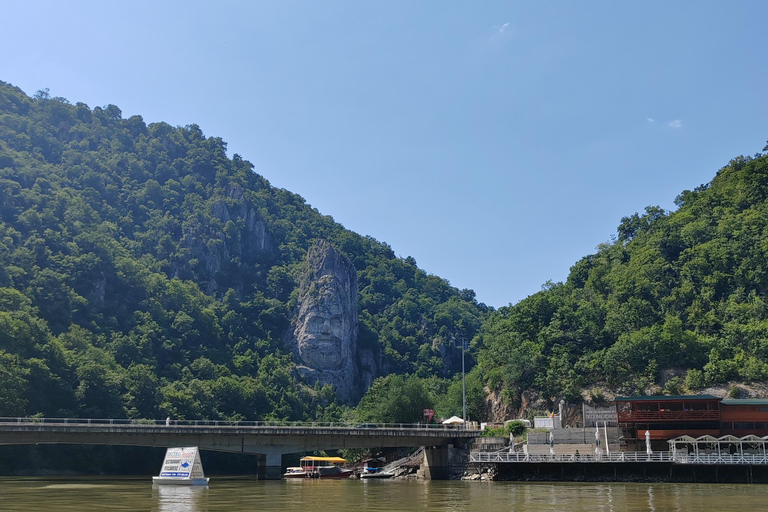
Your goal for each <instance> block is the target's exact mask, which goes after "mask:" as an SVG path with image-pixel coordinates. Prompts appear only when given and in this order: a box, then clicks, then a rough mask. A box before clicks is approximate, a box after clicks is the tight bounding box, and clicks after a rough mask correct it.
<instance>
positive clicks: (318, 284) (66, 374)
mask: <svg viewBox="0 0 768 512" xmlns="http://www.w3.org/2000/svg"><path fill="white" fill-rule="evenodd" d="M0 263H1V265H0V361H2V364H0V416H15V415H34V414H42V415H46V416H81V417H131V418H158V417H165V416H166V415H170V416H173V417H174V418H211V419H212V418H221V419H265V418H267V419H271V418H274V419H307V418H331V419H332V418H336V417H338V415H339V414H340V413H341V412H340V411H343V410H344V405H343V404H350V403H351V404H354V403H355V402H356V401H357V400H358V399H359V398H360V396H361V395H362V393H363V392H364V390H365V389H367V388H368V387H370V386H371V385H372V383H373V381H374V379H375V378H377V377H381V376H385V375H388V374H390V373H394V374H415V375H418V376H420V377H433V378H436V379H443V380H445V379H450V378H451V377H452V376H453V374H454V373H455V372H456V371H457V370H459V371H460V369H461V353H460V350H459V349H456V348H454V340H455V339H458V338H461V337H465V338H470V339H471V338H472V337H474V336H475V334H476V333H477V332H478V330H479V328H480V325H481V323H482V321H483V319H484V318H485V317H486V316H487V314H488V313H489V312H490V308H488V307H486V306H485V305H483V304H481V303H478V302H477V301H476V299H475V295H474V293H473V292H472V291H471V290H457V289H455V288H453V287H451V286H450V284H449V283H448V282H447V281H446V280H444V279H441V278H440V277H438V276H434V275H431V274H428V273H427V272H425V271H424V270H422V269H419V268H418V267H417V265H416V261H415V260H414V259H413V258H411V257H408V258H401V257H397V256H396V255H395V253H394V251H393V250H392V249H391V248H390V247H389V246H388V245H387V244H385V243H382V242H379V241H377V240H375V239H373V238H371V237H366V236H360V235H358V234H356V233H353V232H351V231H349V230H346V229H344V227H343V226H341V225H340V224H338V223H336V222H334V221H333V219H332V218H331V217H328V216H324V215H321V214H320V213H319V212H318V211H317V210H315V209H313V208H312V207H311V206H310V205H308V204H306V202H305V201H304V200H303V199H302V198H301V197H300V196H299V195H296V194H294V193H292V192H289V191H287V190H283V189H278V188H275V187H273V186H271V185H270V184H269V182H268V181H267V180H266V179H265V178H264V177H262V176H260V175H259V174H257V173H256V172H254V168H253V165H251V164H250V163H249V162H247V161H246V160H244V159H242V158H241V157H240V156H239V155H237V154H235V155H233V156H232V157H231V158H230V157H229V156H227V152H226V143H225V142H224V141H222V140H221V139H219V138H216V137H206V136H205V135H204V134H203V132H202V130H201V129H200V128H199V127H198V126H196V125H190V126H186V127H173V126H170V125H168V124H166V123H152V124H149V125H147V124H146V123H145V122H144V121H143V120H142V118H141V117H140V116H132V117H130V118H128V119H124V118H123V117H122V112H121V111H120V109H119V108H118V107H116V106H114V105H108V106H106V107H103V108H101V107H96V108H93V109H91V108H90V107H88V106H87V105H85V104H84V103H76V104H74V105H73V104H71V103H70V102H69V101H67V100H66V99H64V98H58V97H50V95H49V94H48V92H47V91H40V92H38V93H37V94H36V95H35V96H34V97H29V96H27V95H26V94H25V93H24V92H22V91H21V90H20V89H18V88H16V87H13V86H12V85H10V84H7V83H4V82H0Z"/></svg>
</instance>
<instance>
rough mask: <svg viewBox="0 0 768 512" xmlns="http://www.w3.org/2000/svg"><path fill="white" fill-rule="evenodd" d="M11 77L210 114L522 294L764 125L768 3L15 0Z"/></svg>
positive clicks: (351, 210)
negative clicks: (126, 0) (35, 0)
mask: <svg viewBox="0 0 768 512" xmlns="http://www.w3.org/2000/svg"><path fill="white" fill-rule="evenodd" d="M0 5H1V6H2V12H3V19H4V23H3V31H2V34H0V41H2V47H3V51H2V53H0V80H3V81H6V82H10V83H12V84H14V85H17V86H19V87H21V88H22V89H23V90H24V91H25V92H27V93H28V94H30V95H32V94H33V93H34V92H35V91H36V90H38V89H42V88H46V87H47V88H49V89H50V92H51V94H52V95H54V96H63V97H65V98H67V99H69V100H70V101H72V102H77V101H82V102H85V103H87V104H88V105H89V106H91V107H95V106H103V105H107V104H110V103H111V104H115V105H117V106H118V107H120V108H121V109H122V111H123V115H124V117H128V116H130V115H134V114H139V115H141V116H143V117H144V119H145V121H147V122H155V121H166V122H168V123H171V124H173V125H187V124H191V123H196V124H198V125H199V126H200V127H201V128H202V130H203V132H204V133H205V134H206V135H211V136H218V137H222V138H223V139H224V140H225V141H226V142H227V143H228V147H229V150H230V153H239V154H240V155H242V156H243V157H244V158H246V159H248V160H250V161H251V162H253V164H254V165H255V166H256V170H257V172H259V173H260V174H262V175H263V176H265V177H266V178H267V179H268V180H270V182H271V183H272V184H273V185H275V186H278V187H283V188H287V189H289V190H291V191H293V192H296V193H298V194H301V195H302V196H303V197H304V198H305V199H306V200H307V202H308V203H310V204H311V205H312V206H314V207H316V208H317V209H318V210H319V211H320V212H322V213H323V214H326V215H331V216H333V218H334V219H335V220H337V221H338V222H341V223H342V224H344V226H346V227H347V228H349V229H352V230H354V231H356V232H358V233H361V234H365V235H371V236H373V237H375V238H377V239H378V240H382V241H385V242H387V243H388V244H390V245H391V246H392V248H393V249H394V251H395V252H396V253H397V254H399V255H401V256H413V257H414V258H416V260H417V262H418V264H419V266H420V267H422V268H424V269H425V270H427V271H428V272H430V273H433V274H437V275H439V276H441V277H444V278H446V279H448V280H449V281H450V282H451V283H452V284H453V285H455V286H457V287H459V288H472V289H474V290H475V291H476V293H477V297H478V299H479V300H481V301H483V302H485V303H487V304H489V305H492V306H495V307H499V306H504V305H507V304H509V303H515V302H517V301H518V300H520V299H522V298H524V297H526V296H528V295H530V294H532V293H535V292H537V291H539V290H540V288H541V285H542V284H543V283H544V282H545V281H547V280H549V279H551V280H554V281H562V280H564V279H565V278H566V276H567V275H568V270H569V267H570V266H571V265H573V264H574V263H575V262H576V261H577V260H578V259H579V258H581V257H582V256H585V255H587V254H590V253H593V252H594V251H595V247H596V246H597V245H598V244H599V243H602V242H605V241H608V240H609V239H610V237H611V235H612V234H614V233H615V230H616V226H618V224H619V222H620V220H621V217H623V216H626V215H630V214H632V213H634V212H636V211H641V210H642V209H643V208H644V207H645V206H648V205H660V206H662V207H664V208H667V209H672V208H674V204H673V200H674V198H675V196H676V195H677V194H678V193H679V192H681V191H682V190H684V189H691V188H694V187H696V186H697V185H699V184H701V183H705V182H708V181H709V180H711V178H712V177H713V176H714V174H715V172H716V171H717V170H718V169H719V168H720V167H722V166H723V165H725V164H726V163H727V162H728V161H729V160H730V158H732V157H734V156H736V155H740V154H745V155H746V154H753V153H755V152H757V151H760V150H761V149H762V148H763V146H764V145H765V141H766V139H767V138H768V95H767V94H766V91H768V85H766V84H768V52H766V49H768V36H766V33H767V31H766V30H765V20H766V19H768V2H764V1H757V0H756V1H751V2H737V1H733V2H711V1H700V0H697V1H695V2H694V1H687V2H686V1H677V2H661V1H648V2H615V1H611V2H575V1H569V2H561V1H547V2H509V1H507V2H494V1H485V2H463V3H459V2H432V1H422V2H405V1H393V0H387V1H378V2H374V1H370V2H359V1H352V0H349V1H343V2H342V1H304V2H294V1H289V0H279V1H270V2H258V1H250V2H246V1H243V2H226V1H222V2H194V1H183V2H147V1H131V2H102V1H99V2H86V1H79V2H59V1H55V2H52V1H37V2H34V3H33V4H30V3H29V2H21V1H17V0H3V1H2V2H0Z"/></svg>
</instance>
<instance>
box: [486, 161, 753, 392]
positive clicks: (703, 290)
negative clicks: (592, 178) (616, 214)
mask: <svg viewBox="0 0 768 512" xmlns="http://www.w3.org/2000/svg"><path fill="white" fill-rule="evenodd" d="M763 151H768V146H766V148H764V149H763ZM767 197H768V156H762V155H761V154H759V153H758V154H757V155H755V157H754V158H753V157H738V158H735V159H733V160H732V161H731V162H730V163H729V164H728V165H727V166H726V167H724V168H722V169H721V170H720V171H719V172H717V175H716V176H715V178H714V179H713V180H712V182H711V183H709V184H707V185H702V186H700V187H698V188H696V189H695V190H693V191H690V190H686V191H684V192H683V193H682V194H680V195H679V196H678V197H677V200H676V204H677V206H678V209H677V210H676V211H674V212H672V213H670V212H665V211H664V210H662V209H661V208H658V207H649V208H646V211H645V213H644V214H642V215H638V214H635V215H632V216H630V217H626V218H624V219H622V220H621V224H620V226H619V228H618V235H617V237H616V238H615V239H614V240H613V241H611V242H610V243H605V244H602V245H600V246H599V247H598V251H597V253H596V254H593V255H591V256H587V257H585V258H583V259H581V260H580V261H578V262H577V263H576V264H575V265H574V266H573V267H572V268H571V270H570V274H569V276H568V279H567V281H566V282H565V283H558V284H553V285H551V286H548V287H547V289H546V290H542V291H541V292H539V293H537V294H535V295H532V296H530V297H528V298H527V299H525V300H523V301H521V302H520V303H518V304H516V305H515V306H513V307H505V308H501V309H500V310H498V311H497V312H495V313H493V314H492V315H491V316H490V318H489V319H488V321H487V322H486V323H485V324H484V327H483V330H482V333H481V334H480V336H479V337H478V338H477V340H476V345H477V346H478V348H479V349H480V354H479V366H480V368H479V370H482V373H483V376H484V378H485V379H486V382H487V383H488V384H490V386H491V387H492V388H494V389H503V391H504V394H505V395H506V397H507V399H508V400H509V401H510V403H512V404H514V405H519V404H520V402H521V393H522V392H523V391H524V390H526V389H528V388H534V389H538V390H541V391H543V396H545V397H546V398H547V399H554V398H556V397H557V398H560V397H563V398H566V399H568V400H573V399H575V398H577V397H578V396H579V394H580V393H581V392H582V389H584V388H586V389H590V388H591V387H592V386H594V385H595V384H602V385H604V386H607V388H609V389H612V390H614V391H617V392H621V393H644V392H647V391H653V390H654V388H655V390H656V391H657V392H658V391H662V389H661V388H660V387H658V386H659V385H662V386H664V389H663V391H665V392H667V393H672V394H680V393H683V392H695V391H696V390H698V389H700V388H702V387H705V386H708V385H712V384H719V383H726V382H729V381H732V380H733V381H740V382H754V381H765V380H768V202H767V199H766V198H767ZM669 369H672V370H675V371H674V372H668V371H667V372H665V371H664V370H669ZM675 374H676V375H677V376H676V377H673V378H671V379H668V378H667V377H669V375H675ZM733 391H734V394H735V392H737V391H738V388H734V389H733ZM595 394H596V395H597V396H599V395H600V392H596V393H595Z"/></svg>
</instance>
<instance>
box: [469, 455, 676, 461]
mask: <svg viewBox="0 0 768 512" xmlns="http://www.w3.org/2000/svg"><path fill="white" fill-rule="evenodd" d="M469 461H470V462H603V463H605V462H672V458H671V455H670V454H669V453H668V452H653V454H651V455H648V454H647V453H646V452H619V453H611V454H604V455H593V454H586V455H575V454H555V455H549V454H535V455H532V454H526V453H524V452H512V453H509V452H496V453H490V452H471V453H470V454H469Z"/></svg>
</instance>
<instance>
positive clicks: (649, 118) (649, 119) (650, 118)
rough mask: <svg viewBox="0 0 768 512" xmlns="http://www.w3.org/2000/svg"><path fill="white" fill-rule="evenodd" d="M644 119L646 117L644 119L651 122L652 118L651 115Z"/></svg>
mask: <svg viewBox="0 0 768 512" xmlns="http://www.w3.org/2000/svg"><path fill="white" fill-rule="evenodd" d="M645 119H646V121H648V122H649V123H652V122H653V118H652V117H646V118H645Z"/></svg>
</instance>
